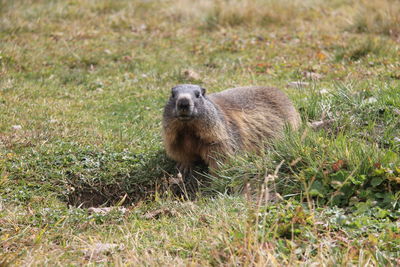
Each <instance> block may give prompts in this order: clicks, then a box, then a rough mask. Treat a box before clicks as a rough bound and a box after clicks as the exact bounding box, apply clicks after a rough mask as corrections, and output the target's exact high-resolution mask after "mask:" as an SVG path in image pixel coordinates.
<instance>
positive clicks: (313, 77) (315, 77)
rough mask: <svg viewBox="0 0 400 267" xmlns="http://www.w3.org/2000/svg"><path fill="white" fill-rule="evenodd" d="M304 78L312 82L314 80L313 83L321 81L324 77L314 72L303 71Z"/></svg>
mask: <svg viewBox="0 0 400 267" xmlns="http://www.w3.org/2000/svg"><path fill="white" fill-rule="evenodd" d="M303 76H304V77H305V78H307V79H310V80H313V81H315V80H319V79H321V78H322V75H321V74H318V73H316V72H312V71H303Z"/></svg>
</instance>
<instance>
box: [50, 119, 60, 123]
mask: <svg viewBox="0 0 400 267" xmlns="http://www.w3.org/2000/svg"><path fill="white" fill-rule="evenodd" d="M57 122H58V120H55V119H51V120H49V123H57Z"/></svg>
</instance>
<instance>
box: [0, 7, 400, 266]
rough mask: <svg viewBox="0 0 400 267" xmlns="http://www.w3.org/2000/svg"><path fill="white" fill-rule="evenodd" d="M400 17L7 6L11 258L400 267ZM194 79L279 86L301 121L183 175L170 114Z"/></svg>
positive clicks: (363, 10) (384, 11)
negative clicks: (213, 169)
mask: <svg viewBox="0 0 400 267" xmlns="http://www.w3.org/2000/svg"><path fill="white" fill-rule="evenodd" d="M377 6H379V7H381V6H382V7H383V8H377ZM396 10H399V5H398V3H397V2H396V1H390V0H385V1H364V2H363V1H361V2H360V1H341V0H335V1H329V2H328V1H316V0H315V1H314V0H307V1H283V2H282V1H274V0H268V1H245V0H231V1H196V2H191V1H186V0H181V1H125V0H122V1H91V0H87V1H72V0H60V1H47V0H39V1H0V12H1V16H0V38H1V42H0V114H1V115H0V248H1V249H0V265H5V266H7V265H11V266H12V265H17V266H18V265H28V264H31V265H51V266H53V265H73V266H74V265H82V264H85V265H86V264H88V265H115V266H121V265H147V266H154V265H167V266H171V265H173V266H183V265H204V266H210V265H211V266H215V265H246V266H249V265H260V266H261V265H311V264H319V265H336V264H338V265H375V266H380V265H389V266H396V265H398V264H399V261H398V259H399V258H400V249H399V248H400V244H399V240H400V239H399V235H400V232H399V218H400V210H399V207H400V206H399V200H400V194H399V184H400V182H399V180H400V158H399V153H400V142H399V138H400V125H399V124H400V120H399V118H400V102H399V101H400V90H399V87H400V82H399V79H400V73H399V69H400V65H399V62H400V61H399V59H400V53H399V51H400V50H399V49H400V46H399V42H398V25H399V23H398V14H397V13H399V12H397V13H396V12H395V11H396ZM396 27H397V28H396ZM188 73H189V74H188ZM190 73H195V75H190ZM189 82H194V83H201V84H202V86H204V87H205V88H207V89H208V91H209V92H217V91H221V90H223V89H225V88H228V87H234V86H239V85H272V86H277V87H280V88H282V90H284V91H285V93H287V94H288V95H289V97H290V98H291V99H292V100H293V102H294V104H295V106H296V107H297V108H298V109H299V111H300V113H301V116H302V119H303V121H304V125H303V127H302V128H301V130H300V131H299V132H297V133H290V132H287V133H286V134H285V137H284V138H283V139H282V140H278V141H275V142H274V143H273V144H271V146H270V148H269V149H266V150H263V151H261V153H260V155H252V154H238V155H236V156H235V157H234V158H232V159H231V160H230V161H229V162H227V163H226V164H224V165H223V166H221V169H220V170H219V173H218V174H219V177H218V178H215V177H211V176H209V175H208V174H207V172H206V171H204V169H203V168H202V167H201V166H200V167H199V168H198V169H197V172H198V175H197V178H198V184H195V183H193V184H186V185H182V184H176V169H175V167H174V162H172V161H171V160H169V159H168V158H167V157H166V155H165V152H164V149H163V146H162V142H161V140H162V138H161V134H160V133H161V114H162V109H163V105H164V103H165V101H166V99H167V97H168V94H169V91H170V88H171V87H172V86H174V85H176V84H178V83H189ZM293 82H297V84H299V83H298V82H301V83H302V84H303V85H302V86H293ZM316 122H320V123H321V125H322V126H321V127H319V128H318V129H313V127H310V126H309V124H311V125H315V123H316ZM314 128H315V127H314ZM93 207H100V210H94V209H91V208H93ZM108 207H111V210H110V209H108Z"/></svg>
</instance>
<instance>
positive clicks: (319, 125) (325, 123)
mask: <svg viewBox="0 0 400 267" xmlns="http://www.w3.org/2000/svg"><path fill="white" fill-rule="evenodd" d="M334 122H335V120H334V119H330V120H321V121H313V122H311V123H309V126H310V127H311V128H313V129H314V130H318V129H321V128H325V127H328V126H330V125H331V124H332V123H334Z"/></svg>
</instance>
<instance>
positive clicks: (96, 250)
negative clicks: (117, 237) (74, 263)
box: [84, 243, 125, 258]
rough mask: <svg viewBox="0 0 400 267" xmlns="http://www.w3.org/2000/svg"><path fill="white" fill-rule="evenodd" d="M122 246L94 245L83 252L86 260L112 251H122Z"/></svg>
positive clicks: (109, 244) (110, 244)
mask: <svg viewBox="0 0 400 267" xmlns="http://www.w3.org/2000/svg"><path fill="white" fill-rule="evenodd" d="M124 248H125V246H124V244H112V243H95V244H93V245H92V246H91V247H90V248H88V249H86V250H84V253H85V257H86V258H97V257H99V256H100V255H101V254H105V253H109V252H111V251H113V250H123V249H124Z"/></svg>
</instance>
